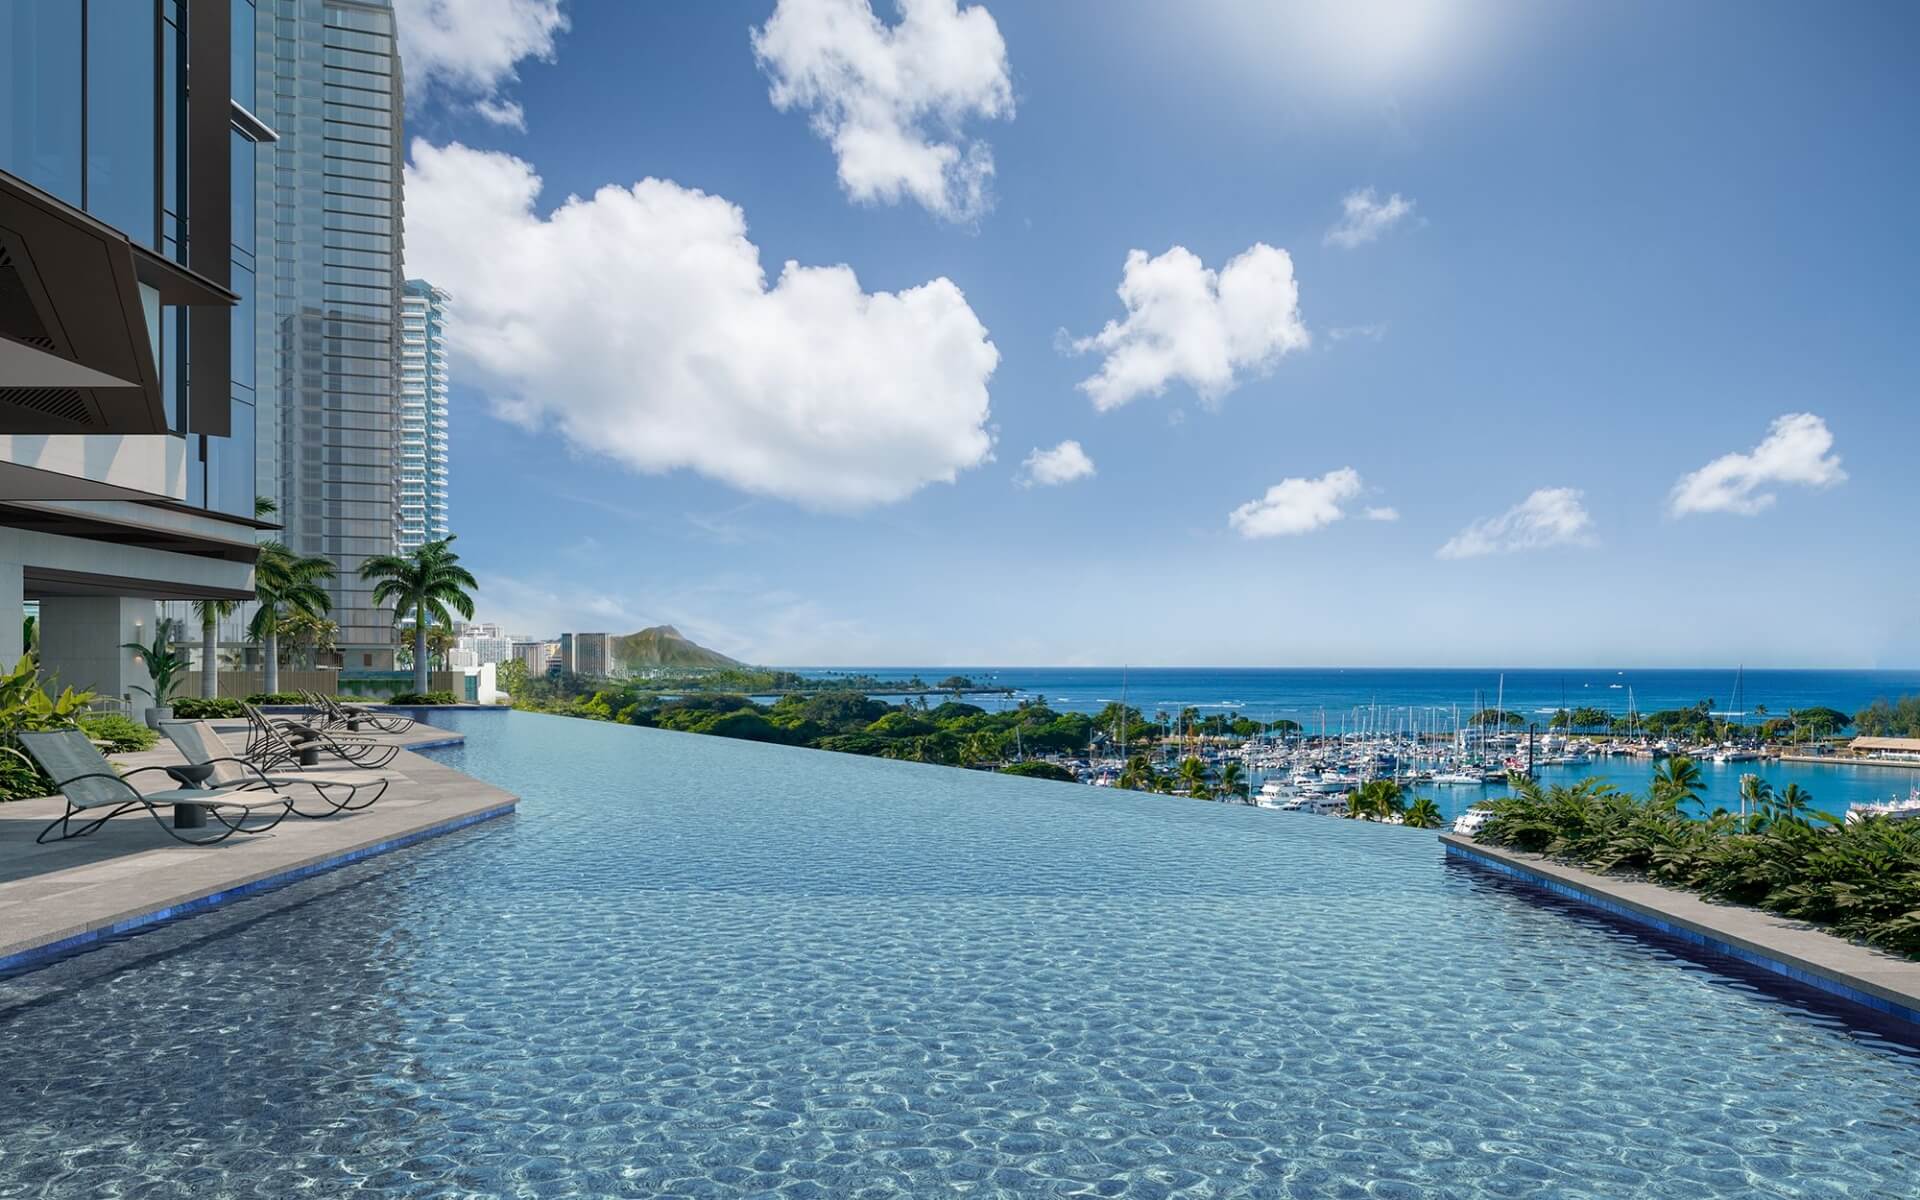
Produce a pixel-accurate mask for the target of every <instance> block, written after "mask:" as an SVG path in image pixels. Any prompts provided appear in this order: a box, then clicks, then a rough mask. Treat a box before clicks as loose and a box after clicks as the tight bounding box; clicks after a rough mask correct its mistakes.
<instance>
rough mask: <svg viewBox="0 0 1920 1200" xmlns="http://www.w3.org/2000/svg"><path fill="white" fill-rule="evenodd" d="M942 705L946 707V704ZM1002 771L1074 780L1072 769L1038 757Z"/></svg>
mask: <svg viewBox="0 0 1920 1200" xmlns="http://www.w3.org/2000/svg"><path fill="white" fill-rule="evenodd" d="M941 707H943V708H944V707H945V705H942V706H941ZM1000 773H1001V774H1002V775H1018V776H1021V777H1022V778H1025V779H1054V780H1058V781H1059V782H1061V783H1072V782H1074V778H1073V772H1072V771H1069V770H1067V769H1066V768H1065V767H1063V766H1060V765H1058V764H1057V763H1050V762H1040V761H1038V760H1036V759H1029V760H1028V761H1026V762H1017V763H1012V764H1009V765H1008V766H1004V767H1001V768H1000Z"/></svg>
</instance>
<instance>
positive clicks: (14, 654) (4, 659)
mask: <svg viewBox="0 0 1920 1200" xmlns="http://www.w3.org/2000/svg"><path fill="white" fill-rule="evenodd" d="M20 573H21V572H20V564H19V563H17V562H0V671H11V670H13V664H15V663H17V662H19V661H20V656H21V655H22V654H23V653H25V652H26V647H25V646H23V645H21V643H20V624H21V622H22V621H23V620H24V619H25V616H26V614H25V612H24V611H23V609H24V607H25V604H26V596H25V593H24V592H23V591H22V588H21V583H20Z"/></svg>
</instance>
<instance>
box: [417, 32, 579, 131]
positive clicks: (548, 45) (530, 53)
mask: <svg viewBox="0 0 1920 1200" xmlns="http://www.w3.org/2000/svg"><path fill="white" fill-rule="evenodd" d="M394 16H395V19H396V20H397V22H398V24H399V33H400V60H401V64H402V66H403V67H404V68H405V70H406V73H407V78H406V83H407V99H408V101H409V102H417V101H419V100H420V99H422V98H424V97H425V96H427V95H429V94H430V93H432V92H434V91H436V90H440V91H444V92H447V93H449V94H450V96H451V97H453V98H455V99H456V100H459V101H463V102H465V103H467V104H468V105H469V106H470V107H471V108H472V110H473V111H474V112H476V113H478V114H479V115H480V116H481V117H483V118H485V119H486V120H488V121H490V122H492V123H493V124H495V125H505V126H509V127H511V128H514V129H521V130H524V129H525V128H526V127H527V119H526V113H525V112H524V111H523V110H522V109H521V107H520V105H519V104H517V103H515V102H514V101H512V100H508V99H505V98H504V97H502V96H501V95H500V90H501V88H503V87H505V86H506V85H507V84H509V83H513V82H515V81H516V80H518V79H519V77H520V76H519V74H518V72H517V71H516V69H515V68H516V67H517V66H518V64H519V62H520V60H521V59H523V58H537V59H540V60H541V61H543V62H551V61H553V54H554V39H555V38H557V37H558V36H559V35H560V34H561V33H563V32H564V31H565V30H566V28H567V18H566V15H565V14H563V13H562V12H561V11H560V0H396V3H395V4H394Z"/></svg>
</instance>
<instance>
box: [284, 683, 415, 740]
mask: <svg viewBox="0 0 1920 1200" xmlns="http://www.w3.org/2000/svg"><path fill="white" fill-rule="evenodd" d="M307 696H308V698H309V699H311V700H312V701H313V703H314V705H315V706H316V707H317V708H318V710H319V712H320V714H321V716H322V718H323V721H324V723H323V724H322V725H321V726H320V728H322V729H331V728H334V727H336V726H345V727H347V728H349V729H351V728H352V727H353V726H354V725H355V724H356V723H359V722H365V723H366V724H368V725H371V726H373V727H374V728H375V729H377V730H379V731H380V732H381V733H405V732H406V731H407V730H409V729H412V728H413V727H414V725H415V721H414V719H413V718H412V717H403V716H399V715H396V714H392V713H378V712H375V711H373V710H372V709H371V708H368V707H367V706H366V705H364V704H342V703H340V701H338V700H337V699H335V698H334V697H332V696H323V695H321V694H320V693H319V692H308V693H307Z"/></svg>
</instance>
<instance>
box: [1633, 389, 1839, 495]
mask: <svg viewBox="0 0 1920 1200" xmlns="http://www.w3.org/2000/svg"><path fill="white" fill-rule="evenodd" d="M1832 449H1833V432H1832V431H1831V430H1829V429H1828V428H1827V423H1826V422H1825V421H1823V420H1821V419H1820V418H1819V417H1816V416H1814V415H1813V414H1812V413H1788V414H1787V415H1786V416H1784V417H1778V418H1776V419H1775V420H1774V422H1773V426H1772V427H1771V428H1770V429H1768V430H1767V436H1766V439H1765V440H1764V441H1762V442H1761V443H1760V444H1759V445H1758V446H1755V447H1754V448H1753V449H1752V450H1750V451H1748V452H1747V453H1745V454H1739V453H1735V454H1723V455H1721V456H1720V457H1719V458H1716V459H1714V460H1713V461H1712V462H1710V463H1708V464H1707V465H1706V466H1704V467H1701V468H1700V469H1699V470H1698V471H1694V472H1693V473H1691V474H1689V475H1684V476H1682V477H1681V479H1680V482H1678V483H1676V484H1674V485H1673V496H1672V499H1671V511H1672V513H1673V515H1674V516H1676V517H1684V516H1686V515H1687V514H1689V513H1706V512H1729V513H1739V514H1740V515H1741V516H1746V517H1751V516H1753V515H1755V514H1756V513H1761V512H1765V511H1766V510H1767V509H1769V508H1771V507H1772V506H1773V502H1774V501H1775V499H1777V497H1776V496H1775V495H1774V493H1773V492H1771V491H1768V490H1766V489H1768V488H1771V487H1774V486H1777V485H1780V484H1790V483H1797V484H1800V485H1802V486H1804V487H1832V486H1833V485H1835V484H1837V483H1843V482H1845V480H1846V478H1847V473H1846V472H1845V471H1843V470H1841V469H1840V456H1839V455H1837V454H1832V453H1829V452H1830V451H1831V450H1832Z"/></svg>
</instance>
